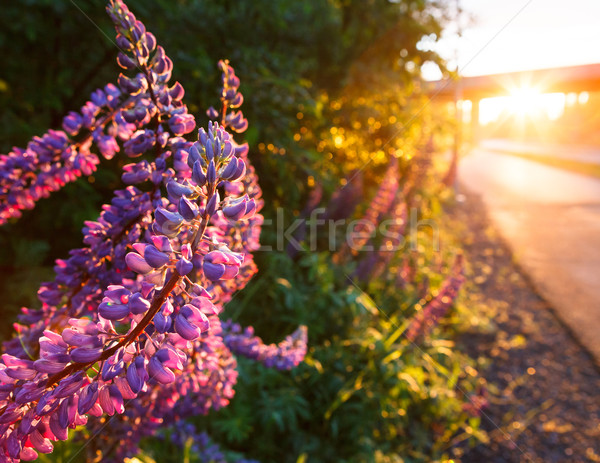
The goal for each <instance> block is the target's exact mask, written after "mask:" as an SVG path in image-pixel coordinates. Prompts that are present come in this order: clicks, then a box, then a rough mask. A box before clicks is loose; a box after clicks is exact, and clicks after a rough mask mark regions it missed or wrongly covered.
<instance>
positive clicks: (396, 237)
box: [354, 190, 408, 282]
mask: <svg viewBox="0 0 600 463" xmlns="http://www.w3.org/2000/svg"><path fill="white" fill-rule="evenodd" d="M407 215H408V214H407V206H406V202H405V201H404V195H403V193H402V191H400V190H399V191H398V192H397V193H396V198H395V200H394V204H393V206H392V208H391V214H389V217H388V221H387V223H386V227H385V231H386V233H385V236H384V237H383V238H382V240H381V242H380V243H379V245H378V246H377V248H376V249H373V250H372V251H368V252H367V255H366V256H365V257H363V259H362V260H361V261H360V262H359V263H358V266H357V267H356V270H355V272H354V275H355V276H356V277H357V278H358V279H359V280H360V281H362V282H367V281H370V280H373V279H375V278H378V277H379V276H380V275H381V274H382V273H383V272H384V271H385V269H386V268H388V267H389V264H390V262H391V260H392V258H393V257H394V255H395V254H396V252H397V251H398V250H399V249H400V248H401V247H402V245H403V244H404V233H405V231H406V223H407ZM372 241H374V240H372Z"/></svg>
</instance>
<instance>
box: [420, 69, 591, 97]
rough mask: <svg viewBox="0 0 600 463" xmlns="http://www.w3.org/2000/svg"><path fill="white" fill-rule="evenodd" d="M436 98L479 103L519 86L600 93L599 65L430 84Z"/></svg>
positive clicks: (562, 91)
mask: <svg viewBox="0 0 600 463" xmlns="http://www.w3.org/2000/svg"><path fill="white" fill-rule="evenodd" d="M430 84H431V87H430V88H429V94H430V95H431V96H432V97H433V96H435V98H436V99H438V98H441V99H445V100H448V99H452V100H453V99H457V97H458V99H459V100H461V99H462V100H471V101H479V100H481V99H483V98H492V97H496V96H503V95H508V94H510V92H511V90H513V89H515V88H519V87H535V88H536V89H537V90H539V92H540V93H555V92H559V93H570V92H577V93H580V92H594V91H600V63H599V64H585V65H581V66H570V67H561V68H549V69H536V70H533V71H519V72H508V73H504V74H493V75H487V76H476V77H462V78H459V79H457V80H438V81H435V82H431V83H430Z"/></svg>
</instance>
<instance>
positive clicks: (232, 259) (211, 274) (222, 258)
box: [202, 251, 242, 281]
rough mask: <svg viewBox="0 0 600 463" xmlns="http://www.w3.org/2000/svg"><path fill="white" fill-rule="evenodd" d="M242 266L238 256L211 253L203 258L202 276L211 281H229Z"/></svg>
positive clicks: (218, 252) (217, 252) (220, 252)
mask: <svg viewBox="0 0 600 463" xmlns="http://www.w3.org/2000/svg"><path fill="white" fill-rule="evenodd" d="M241 264H242V259H241V258H240V257H239V255H235V254H234V253H231V252H223V251H211V252H209V253H208V254H207V255H206V256H204V262H203V264H202V270H203V271H204V276H206V278H208V279H209V280H211V281H217V280H230V279H232V278H234V277H235V276H236V275H237V274H238V272H239V270H240V266H241Z"/></svg>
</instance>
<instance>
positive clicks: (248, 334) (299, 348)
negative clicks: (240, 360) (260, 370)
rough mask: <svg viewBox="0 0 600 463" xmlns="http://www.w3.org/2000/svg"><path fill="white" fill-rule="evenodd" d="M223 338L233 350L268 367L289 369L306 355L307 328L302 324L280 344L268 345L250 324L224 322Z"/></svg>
mask: <svg viewBox="0 0 600 463" xmlns="http://www.w3.org/2000/svg"><path fill="white" fill-rule="evenodd" d="M223 339H224V341H225V345H226V346H227V347H228V348H229V349H231V351H232V352H234V353H236V354H239V355H243V356H244V357H247V358H250V359H254V360H257V361H259V362H261V363H262V364H263V365H265V366H267V367H275V368H277V369H278V370H289V369H290V368H294V367H296V366H298V364H299V363H300V362H301V361H302V359H304V356H305V355H306V343H307V329H306V326H300V327H299V328H298V329H297V330H296V331H294V332H293V333H292V334H290V335H289V336H287V337H286V338H285V340H283V341H281V342H280V343H279V344H269V345H266V344H264V343H263V342H262V340H261V339H260V338H259V337H257V336H255V335H254V329H253V328H252V327H251V326H249V327H247V328H245V329H242V328H241V327H240V325H238V324H237V323H232V322H231V321H228V322H226V323H223Z"/></svg>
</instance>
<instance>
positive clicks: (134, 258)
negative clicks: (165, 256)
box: [109, 252, 154, 320]
mask: <svg viewBox="0 0 600 463" xmlns="http://www.w3.org/2000/svg"><path fill="white" fill-rule="evenodd" d="M125 262H126V263H127V266H128V267H129V268H130V269H131V270H133V271H134V272H136V273H141V274H142V275H145V274H147V273H150V272H151V271H152V270H154V269H153V268H152V267H151V266H150V265H148V263H147V262H146V261H145V260H144V258H143V257H142V256H140V255H139V254H138V253H136V252H129V253H127V255H126V256H125ZM109 320H110V319H109Z"/></svg>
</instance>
